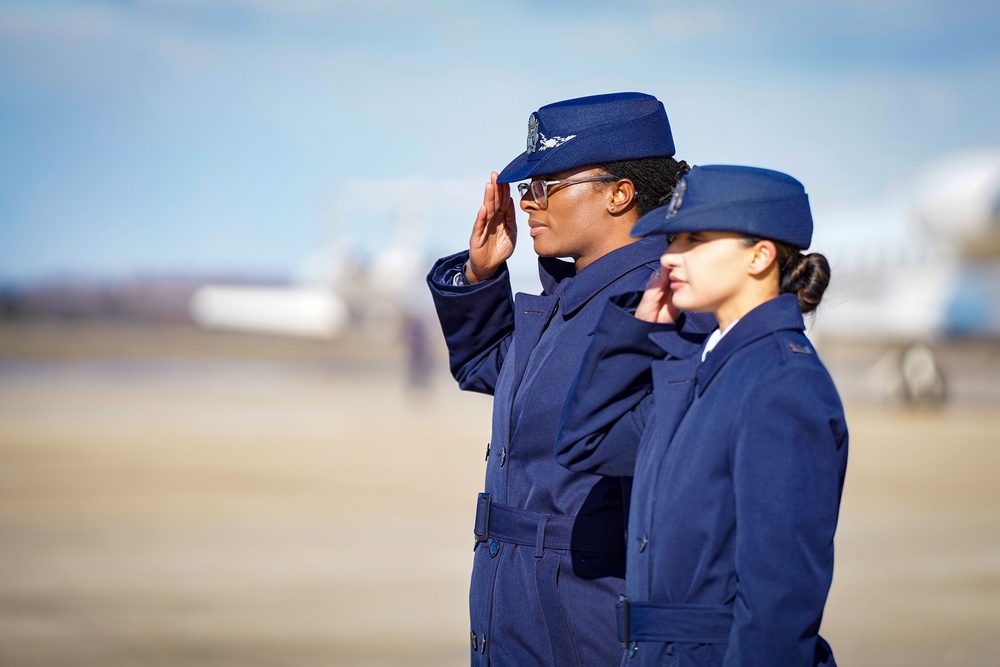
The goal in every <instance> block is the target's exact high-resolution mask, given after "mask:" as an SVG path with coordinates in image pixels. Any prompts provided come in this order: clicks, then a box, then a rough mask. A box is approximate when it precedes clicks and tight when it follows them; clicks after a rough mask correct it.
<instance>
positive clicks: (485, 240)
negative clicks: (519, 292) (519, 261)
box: [465, 171, 517, 283]
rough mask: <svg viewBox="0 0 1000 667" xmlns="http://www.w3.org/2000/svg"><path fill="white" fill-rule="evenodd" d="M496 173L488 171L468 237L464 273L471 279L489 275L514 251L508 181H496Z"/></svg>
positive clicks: (514, 229) (514, 228)
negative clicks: (487, 180)
mask: <svg viewBox="0 0 1000 667" xmlns="http://www.w3.org/2000/svg"><path fill="white" fill-rule="evenodd" d="M497 176H498V174H497V172H495V171H494V172H493V173H492V174H490V182H489V183H487V184H486V190H485V192H484V193H483V205H482V206H480V207H479V213H478V214H477V215H476V222H475V224H473V225H472V237H471V238H469V266H468V268H467V269H466V271H465V277H466V279H467V280H468V281H469V282H473V283H478V282H479V281H480V280H486V279H488V278H492V277H493V274H494V273H496V272H497V268H498V267H499V266H500V265H501V264H502V263H503V262H505V261H506V260H507V259H508V258H509V257H510V256H511V255H512V254H514V246H515V244H516V243H517V226H516V224H515V223H514V200H513V199H511V197H510V185H508V184H507V183H497Z"/></svg>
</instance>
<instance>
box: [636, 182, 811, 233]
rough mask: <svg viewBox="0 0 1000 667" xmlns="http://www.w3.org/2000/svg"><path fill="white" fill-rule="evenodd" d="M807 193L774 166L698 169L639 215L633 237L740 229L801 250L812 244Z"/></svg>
mask: <svg viewBox="0 0 1000 667" xmlns="http://www.w3.org/2000/svg"><path fill="white" fill-rule="evenodd" d="M812 230H813V222H812V214H811V213H810V212H809V197H808V196H807V195H806V191H805V188H803V187H802V184H801V183H799V182H798V181H797V180H795V179H794V178H792V177H791V176H789V175H788V174H783V173H781V172H780V171H772V170H771V169H760V168H757V167H735V166H731V165H722V164H716V165H706V166H704V167H695V168H693V169H692V170H691V171H690V172H688V173H687V175H685V176H684V178H682V179H681V181H680V182H679V183H678V184H677V187H675V188H674V194H673V197H672V198H671V199H670V202H669V203H668V204H667V205H666V206H661V207H659V208H656V209H653V210H652V211H650V212H649V213H646V214H645V215H644V216H642V217H641V218H639V220H638V221H637V222H636V223H635V226H634V227H633V228H632V236H649V235H651V234H679V233H681V232H709V231H711V232H739V233H741V234H746V235H748V236H756V237H758V238H763V239H770V240H772V241H780V242H782V243H787V244H789V245H793V246H795V247H797V248H800V249H805V248H808V247H809V244H810V243H811V242H812Z"/></svg>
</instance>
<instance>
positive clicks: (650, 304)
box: [635, 266, 681, 324]
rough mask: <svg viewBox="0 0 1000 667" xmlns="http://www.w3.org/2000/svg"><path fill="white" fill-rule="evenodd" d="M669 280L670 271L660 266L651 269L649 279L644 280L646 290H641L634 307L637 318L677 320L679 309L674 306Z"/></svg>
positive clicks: (669, 321) (663, 322) (657, 320)
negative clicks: (638, 299)
mask: <svg viewBox="0 0 1000 667" xmlns="http://www.w3.org/2000/svg"><path fill="white" fill-rule="evenodd" d="M669 280H670V272H669V271H667V270H666V269H664V268H663V267H662V266H661V267H660V268H658V269H657V270H656V271H653V274H652V275H651V276H649V281H647V282H646V291H645V292H643V294H642V299H641V300H640V301H639V305H638V306H637V307H636V309H635V316H636V317H637V318H639V319H640V320H645V321H646V322H659V323H660V324H669V323H671V322H676V321H677V317H678V316H679V315H680V312H681V311H679V310H678V309H677V308H675V307H674V303H673V300H672V299H671V297H672V296H673V293H672V292H671V291H670V287H669Z"/></svg>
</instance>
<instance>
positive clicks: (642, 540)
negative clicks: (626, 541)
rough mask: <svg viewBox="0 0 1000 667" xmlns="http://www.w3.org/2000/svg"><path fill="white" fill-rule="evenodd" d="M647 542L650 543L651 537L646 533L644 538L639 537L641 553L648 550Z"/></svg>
mask: <svg viewBox="0 0 1000 667" xmlns="http://www.w3.org/2000/svg"><path fill="white" fill-rule="evenodd" d="M647 544H649V537H647V536H646V535H643V536H642V538H640V539H639V552H640V553H641V552H643V551H645V550H646V545H647Z"/></svg>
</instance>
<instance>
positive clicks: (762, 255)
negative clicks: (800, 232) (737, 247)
mask: <svg viewBox="0 0 1000 667" xmlns="http://www.w3.org/2000/svg"><path fill="white" fill-rule="evenodd" d="M750 250H751V251H752V253H753V254H752V255H751V257H750V264H749V266H748V267H747V273H749V274H750V275H751V276H759V275H762V274H764V273H765V272H766V271H767V270H768V268H769V267H771V266H774V263H775V261H776V260H777V258H778V249H777V248H775V247H774V241H768V240H767V239H764V240H762V241H757V243H756V244H755V245H754V246H753V248H751V249H750Z"/></svg>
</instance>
